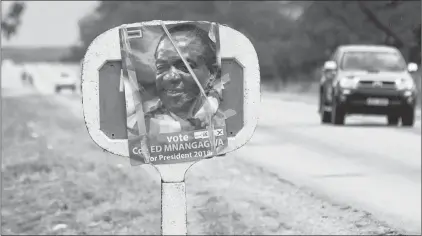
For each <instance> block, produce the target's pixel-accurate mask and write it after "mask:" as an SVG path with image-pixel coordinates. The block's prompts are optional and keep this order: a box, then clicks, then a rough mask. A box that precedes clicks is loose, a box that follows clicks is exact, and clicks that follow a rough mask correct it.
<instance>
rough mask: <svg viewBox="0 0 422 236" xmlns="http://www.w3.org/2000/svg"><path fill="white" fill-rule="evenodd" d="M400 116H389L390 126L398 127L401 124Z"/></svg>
mask: <svg viewBox="0 0 422 236" xmlns="http://www.w3.org/2000/svg"><path fill="white" fill-rule="evenodd" d="M399 118H400V117H399V116H398V115H388V116H387V120H388V125H398V124H399Z"/></svg>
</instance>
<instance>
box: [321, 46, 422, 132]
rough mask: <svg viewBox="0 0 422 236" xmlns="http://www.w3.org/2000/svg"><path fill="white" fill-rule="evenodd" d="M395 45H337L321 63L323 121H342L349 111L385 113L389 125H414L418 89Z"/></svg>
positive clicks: (414, 68) (412, 68)
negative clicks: (328, 57) (323, 62)
mask: <svg viewBox="0 0 422 236" xmlns="http://www.w3.org/2000/svg"><path fill="white" fill-rule="evenodd" d="M417 70H418V66H417V64H415V63H409V64H406V62H405V60H404V58H403V55H402V54H401V53H400V51H399V50H398V49H397V48H394V47H390V46H382V45H343V46H339V47H338V48H337V49H336V50H335V52H334V53H333V55H332V56H331V58H330V60H329V61H326V62H325V64H324V67H323V73H322V77H321V80H320V84H319V88H320V89H319V114H320V117H321V122H322V123H332V124H334V125H343V124H344V121H345V117H346V116H347V115H348V114H366V115H385V116H387V120H388V124H389V125H398V124H399V121H400V120H401V123H402V125H403V126H413V125H414V122H415V106H416V99H417V90H416V86H415V83H414V81H413V78H412V76H411V74H410V73H411V72H415V71H417Z"/></svg>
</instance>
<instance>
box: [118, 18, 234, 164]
mask: <svg viewBox="0 0 422 236" xmlns="http://www.w3.org/2000/svg"><path fill="white" fill-rule="evenodd" d="M135 31H138V32H137V34H136V33H134V30H133V28H131V29H129V28H122V29H121V33H120V37H121V43H122V45H121V46H122V47H121V48H122V49H121V51H122V62H123V63H122V64H123V75H124V81H126V87H125V93H127V94H129V93H131V94H130V95H128V96H127V102H129V103H130V102H132V104H133V105H132V106H131V107H128V120H127V121H128V122H127V125H128V138H129V149H130V153H131V154H133V155H135V156H139V155H141V156H143V158H144V159H146V160H145V162H154V160H155V162H156V163H168V162H171V163H176V162H179V161H192V160H189V158H180V156H182V155H185V156H186V155H187V156H191V159H192V158H193V159H195V158H194V156H195V154H196V155H200V156H197V157H198V158H199V157H202V158H204V157H206V156H209V154H210V153H212V151H213V148H215V146H217V147H219V148H222V147H224V146H225V145H226V144H227V138H226V136H225V132H226V131H225V116H224V114H223V113H222V112H221V111H220V109H219V105H220V104H221V102H222V89H223V88H224V86H223V82H222V81H221V79H220V75H221V58H220V55H219V35H218V27H217V26H216V25H215V24H211V23H198V22H195V23H178V24H173V25H148V26H142V27H138V28H136V29H135ZM151 77H152V78H153V79H151ZM128 90H130V91H128ZM130 99H132V101H128V100H130ZM213 130H214V131H213ZM195 131H196V132H195ZM177 134H183V135H187V136H178V138H177V142H178V143H180V141H181V140H180V139H181V137H185V138H184V139H183V141H184V142H185V143H186V145H185V146H183V145H182V146H178V147H177V148H176V146H173V147H174V148H169V146H166V145H171V142H172V141H173V140H172V139H171V138H169V137H171V135H176V136H177ZM215 135H216V136H215ZM176 136H175V137H176ZM186 137H189V138H186ZM166 138H167V139H166ZM198 140H202V142H203V143H202V146H201V143H197V142H198ZM195 142H196V143H195ZM142 143H143V144H142ZM188 144H189V145H188ZM136 145H138V146H139V145H140V147H139V148H138V149H137V151H133V150H134V146H136ZM141 146H142V147H141ZM192 146H194V147H192ZM154 147H155V148H154ZM186 147H187V148H186ZM195 147H199V148H195ZM147 149H148V152H146V150H147ZM180 149H182V150H180ZM195 149H198V150H195ZM139 150H142V151H139ZM157 150H162V152H160V151H157ZM199 150H202V151H204V153H201V154H198V153H197V151H199ZM215 150H216V149H214V151H215ZM154 151H155V152H159V153H160V154H166V153H165V152H167V154H169V153H173V155H174V156H177V154H179V159H177V158H176V157H175V158H173V159H172V158H167V159H166V158H164V156H165V155H161V156H163V158H161V160H160V158H159V157H160V155H158V157H157V156H155V157H154ZM134 152H136V153H134ZM141 153H142V154H141ZM214 154H215V152H214ZM146 156H149V157H146ZM170 159H171V160H170ZM160 161H161V162H160Z"/></svg>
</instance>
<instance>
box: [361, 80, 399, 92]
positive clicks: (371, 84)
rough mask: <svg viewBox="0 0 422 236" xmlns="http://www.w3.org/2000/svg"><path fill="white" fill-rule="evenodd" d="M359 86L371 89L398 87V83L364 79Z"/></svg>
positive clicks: (392, 88)
mask: <svg viewBox="0 0 422 236" xmlns="http://www.w3.org/2000/svg"><path fill="white" fill-rule="evenodd" d="M358 88H371V89H388V90H394V89H396V83H395V82H393V81H379V80H377V81H372V80H363V81H359V83H358Z"/></svg>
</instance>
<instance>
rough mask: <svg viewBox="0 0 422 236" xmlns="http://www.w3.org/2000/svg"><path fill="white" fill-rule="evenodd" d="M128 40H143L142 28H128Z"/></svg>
mask: <svg viewBox="0 0 422 236" xmlns="http://www.w3.org/2000/svg"><path fill="white" fill-rule="evenodd" d="M126 32H127V38H128V39H134V38H142V27H141V26H135V27H128V28H126Z"/></svg>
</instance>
